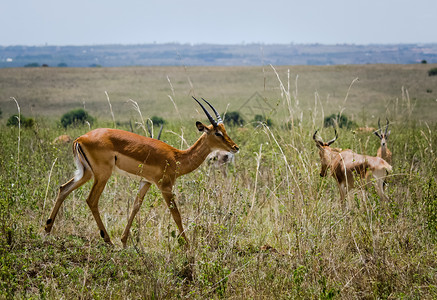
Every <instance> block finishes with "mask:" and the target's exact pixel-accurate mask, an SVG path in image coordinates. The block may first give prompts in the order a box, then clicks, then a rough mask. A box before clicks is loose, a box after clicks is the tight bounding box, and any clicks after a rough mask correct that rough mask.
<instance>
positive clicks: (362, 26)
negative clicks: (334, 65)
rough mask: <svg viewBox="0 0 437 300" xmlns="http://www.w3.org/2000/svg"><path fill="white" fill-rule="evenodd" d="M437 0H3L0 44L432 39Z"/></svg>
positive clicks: (436, 21)
mask: <svg viewBox="0 0 437 300" xmlns="http://www.w3.org/2000/svg"><path fill="white" fill-rule="evenodd" d="M436 15H437V0H408V1H407V0H359V1H356V0H355V1H354V0H299V1H297V0H262V1H261V0H247V1H246V0H244V1H238V0H215V1H208V0H203V1H202V0H180V1H177V0H167V1H166V0H142V1H141V0H122V1H115V0H74V1H71V0H70V1H64V0H5V1H1V2H0V45H2V46H8V45H45V44H48V45H97V44H144V43H154V42H156V43H167V42H179V43H193V44H199V43H216V44H228V43H232V44H235V43H237V44H241V43H258V42H259V43H265V44H270V43H298V44H299V43H322V44H337V43H353V44H368V43H384V44H391V43H436V42H437V30H436V28H437V19H436Z"/></svg>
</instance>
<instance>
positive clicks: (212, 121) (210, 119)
mask: <svg viewBox="0 0 437 300" xmlns="http://www.w3.org/2000/svg"><path fill="white" fill-rule="evenodd" d="M193 99H194V100H196V102H197V103H199V105H200V107H201V108H202V109H203V111H204V112H205V114H206V116H207V117H208V120H209V121H210V122H211V124H212V126H214V127H217V122H216V121H215V120H214V118H213V117H211V115H210V114H209V112H208V111H207V110H206V108H205V107H204V106H203V105H202V103H200V102H199V101H198V100H197V99H196V98H194V97H193ZM203 101H205V102H206V103H208V102H207V101H206V100H204V99H203ZM208 105H209V106H210V107H211V108H212V106H211V104H209V103H208ZM213 110H214V112H215V109H214V108H213ZM216 114H217V113H216ZM220 120H221V119H220Z"/></svg>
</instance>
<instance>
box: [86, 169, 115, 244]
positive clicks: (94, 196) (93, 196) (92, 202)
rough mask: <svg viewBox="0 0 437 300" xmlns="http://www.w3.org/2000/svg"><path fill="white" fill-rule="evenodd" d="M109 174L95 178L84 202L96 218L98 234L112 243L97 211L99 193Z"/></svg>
mask: <svg viewBox="0 0 437 300" xmlns="http://www.w3.org/2000/svg"><path fill="white" fill-rule="evenodd" d="M109 174H111V173H110V172H109ZM108 179H109V176H107V177H102V178H95V179H94V184H93V187H92V188H91V192H90V194H89V196H88V199H87V200H86V203H87V204H88V206H89V208H90V209H91V212H92V214H93V216H94V219H95V220H96V223H97V226H98V227H99V230H100V236H101V237H102V238H103V240H104V241H105V242H106V243H108V244H110V245H112V242H111V239H110V238H109V235H108V232H107V231H106V228H105V225H103V222H102V219H101V218H100V212H99V199H100V195H101V194H102V192H103V189H104V188H105V186H106V182H107V181H108Z"/></svg>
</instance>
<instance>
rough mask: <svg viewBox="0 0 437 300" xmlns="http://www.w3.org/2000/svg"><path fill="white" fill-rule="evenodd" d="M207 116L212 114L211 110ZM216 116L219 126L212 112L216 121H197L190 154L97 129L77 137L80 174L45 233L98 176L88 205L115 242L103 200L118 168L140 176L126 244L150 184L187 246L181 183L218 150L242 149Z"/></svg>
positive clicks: (59, 201)
mask: <svg viewBox="0 0 437 300" xmlns="http://www.w3.org/2000/svg"><path fill="white" fill-rule="evenodd" d="M196 101H197V100H196ZM205 102H206V101H205ZM199 104H200V103H199ZM201 106H202V105H201ZM202 108H203V106H202ZM203 109H204V108H203ZM204 110H205V109H204ZM214 111H215V110H214ZM205 113H207V112H206V110H205ZM216 115H217V118H218V120H219V123H216V122H215V121H214V120H213V119H212V117H211V116H210V115H209V114H207V116H208V118H209V119H210V121H211V122H214V123H213V124H212V125H209V126H206V125H204V124H202V123H200V122H197V123H196V126H197V129H198V130H199V131H200V132H202V133H203V134H202V135H201V136H200V138H199V139H198V140H197V141H196V142H195V143H194V145H192V146H191V147H190V148H188V149H186V150H179V149H176V148H174V147H172V146H170V145H168V144H166V143H164V142H162V141H159V140H156V139H152V138H148V137H144V136H140V135H137V134H134V133H131V132H127V131H123V130H117V129H108V128H99V129H95V130H92V131H90V132H88V133H87V134H84V135H82V136H81V137H79V138H77V139H76V140H75V141H74V143H73V154H74V157H75V161H76V164H77V165H78V172H77V174H76V176H75V177H74V178H72V179H70V181H68V182H67V183H66V184H64V185H62V186H61V187H60V190H59V194H58V197H57V199H56V204H55V207H54V208H53V211H52V213H51V215H50V218H49V219H48V220H47V225H46V228H45V230H46V232H47V233H49V232H50V231H51V229H52V226H53V223H54V220H55V218H56V215H57V213H58V210H59V208H60V206H61V204H62V202H63V201H64V199H65V198H66V197H67V196H68V195H69V194H70V193H71V192H72V191H73V190H75V189H77V188H78V187H80V186H82V185H83V184H84V183H85V182H87V181H89V180H90V179H91V178H94V185H93V187H92V189H91V192H90V194H89V196H88V199H87V203H88V205H89V207H90V209H91V212H92V213H93V216H94V218H95V220H96V223H97V226H98V227H99V229H100V234H101V236H102V237H103V239H104V240H105V242H107V243H109V244H112V243H111V240H110V238H109V235H108V233H107V231H106V229H105V226H104V225H103V222H102V220H101V218H100V213H99V209H98V202H99V198H100V195H101V193H102V191H103V189H104V187H105V185H106V182H107V181H108V179H109V177H110V176H111V174H112V173H113V171H114V170H118V171H120V172H122V173H127V174H131V175H133V176H134V177H139V178H141V182H140V189H139V192H138V195H137V197H136V199H135V203H134V205H133V209H132V213H131V215H130V217H129V220H128V223H127V225H126V228H125V230H124V233H123V235H122V238H121V241H122V243H123V246H126V242H127V238H128V236H129V231H130V227H131V225H132V222H133V219H134V217H135V215H136V213H137V212H138V210H139V209H140V206H141V204H142V202H143V199H144V196H145V194H146V193H147V191H148V189H149V187H150V186H151V184H155V185H156V186H157V187H158V188H159V189H160V190H161V193H162V195H163V197H164V199H165V201H166V203H167V206H168V207H169V209H170V212H171V214H172V216H173V219H174V221H175V222H176V225H177V227H178V229H179V232H180V235H181V236H182V237H183V238H184V239H185V240H186V242H187V246H188V239H187V237H186V236H185V233H184V229H183V226H182V221H181V216H180V213H179V210H178V208H177V206H176V202H175V199H174V194H173V186H174V184H175V181H176V179H177V178H178V177H179V176H182V175H184V174H187V173H190V172H192V171H193V170H195V169H196V168H197V167H198V166H199V165H200V164H201V163H202V162H203V161H204V160H205V158H206V157H207V156H208V154H209V153H211V152H212V151H213V150H215V149H221V150H225V151H229V152H233V153H236V152H237V151H238V149H239V148H238V146H237V145H236V144H235V143H234V142H233V141H232V139H231V138H230V137H229V136H228V134H227V133H226V129H225V127H224V125H223V123H222V122H220V121H221V119H220V116H219V115H218V114H217V113H216Z"/></svg>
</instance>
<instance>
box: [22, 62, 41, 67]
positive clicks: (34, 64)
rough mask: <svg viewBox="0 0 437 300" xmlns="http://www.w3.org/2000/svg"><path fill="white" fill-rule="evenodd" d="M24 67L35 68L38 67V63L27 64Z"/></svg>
mask: <svg viewBox="0 0 437 300" xmlns="http://www.w3.org/2000/svg"><path fill="white" fill-rule="evenodd" d="M24 67H25V68H37V67H39V63H36V62H34V63H28V64H26V65H24Z"/></svg>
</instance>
